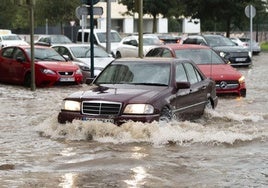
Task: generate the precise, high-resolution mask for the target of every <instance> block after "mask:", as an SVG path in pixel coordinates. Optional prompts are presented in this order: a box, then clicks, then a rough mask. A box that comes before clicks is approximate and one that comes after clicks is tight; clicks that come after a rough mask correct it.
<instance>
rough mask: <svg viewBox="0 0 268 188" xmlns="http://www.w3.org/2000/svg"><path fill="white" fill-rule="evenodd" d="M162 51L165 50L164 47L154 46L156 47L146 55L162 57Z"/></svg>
mask: <svg viewBox="0 0 268 188" xmlns="http://www.w3.org/2000/svg"><path fill="white" fill-rule="evenodd" d="M162 51H163V49H162V48H154V49H151V50H150V51H149V52H148V53H147V54H146V57H161V54H162Z"/></svg>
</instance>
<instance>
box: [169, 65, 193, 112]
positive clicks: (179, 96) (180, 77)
mask: <svg viewBox="0 0 268 188" xmlns="http://www.w3.org/2000/svg"><path fill="white" fill-rule="evenodd" d="M175 80H176V83H178V82H189V80H188V77H187V73H186V70H185V67H184V65H183V64H182V63H177V64H176V65H175ZM191 100H192V99H191V96H190V88H187V89H179V90H178V91H177V93H176V99H175V106H176V109H175V110H174V113H175V114H177V115H178V114H179V115H180V116H182V115H183V114H186V113H187V112H190V109H189V105H188V104H189V102H190V101H191ZM172 103H173V105H174V101H172Z"/></svg>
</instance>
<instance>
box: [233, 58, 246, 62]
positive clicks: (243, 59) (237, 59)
mask: <svg viewBox="0 0 268 188" xmlns="http://www.w3.org/2000/svg"><path fill="white" fill-rule="evenodd" d="M246 59H247V58H236V59H235V60H236V61H239V62H241V61H246Z"/></svg>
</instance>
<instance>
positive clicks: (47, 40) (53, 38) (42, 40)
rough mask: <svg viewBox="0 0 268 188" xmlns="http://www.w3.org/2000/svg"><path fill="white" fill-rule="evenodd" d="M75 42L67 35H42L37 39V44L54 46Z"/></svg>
mask: <svg viewBox="0 0 268 188" xmlns="http://www.w3.org/2000/svg"><path fill="white" fill-rule="evenodd" d="M72 43H73V42H72V41H71V39H69V38H68V37H67V36H65V35H41V36H39V38H38V39H37V40H36V41H35V45H41V46H52V45H55V44H72Z"/></svg>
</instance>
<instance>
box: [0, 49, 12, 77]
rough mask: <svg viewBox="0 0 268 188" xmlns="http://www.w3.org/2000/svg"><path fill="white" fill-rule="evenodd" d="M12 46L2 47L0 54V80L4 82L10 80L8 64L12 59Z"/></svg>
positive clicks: (10, 63) (9, 64)
mask: <svg viewBox="0 0 268 188" xmlns="http://www.w3.org/2000/svg"><path fill="white" fill-rule="evenodd" d="M13 51H14V47H7V48H4V49H2V51H1V56H0V80H1V81H4V82H11V77H12V75H11V73H10V69H11V68H10V66H11V65H12V61H13Z"/></svg>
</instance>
